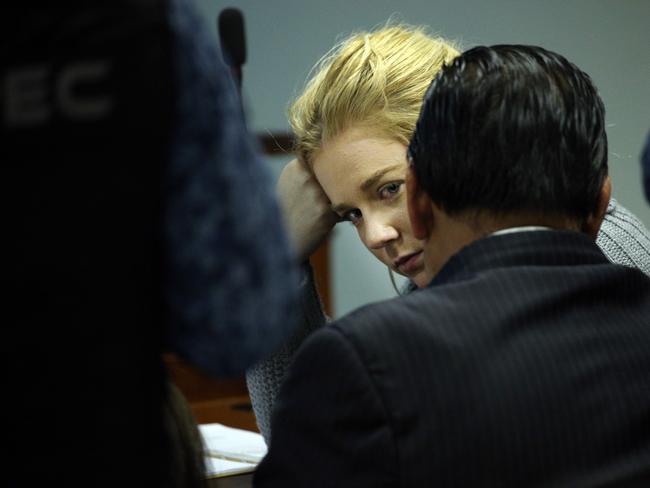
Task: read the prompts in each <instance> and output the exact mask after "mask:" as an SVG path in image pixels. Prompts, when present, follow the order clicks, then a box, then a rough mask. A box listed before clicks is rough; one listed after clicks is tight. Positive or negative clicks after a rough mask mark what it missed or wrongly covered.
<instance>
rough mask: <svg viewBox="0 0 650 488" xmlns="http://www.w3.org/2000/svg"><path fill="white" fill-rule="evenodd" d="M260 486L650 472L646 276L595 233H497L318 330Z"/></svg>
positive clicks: (634, 479)
mask: <svg viewBox="0 0 650 488" xmlns="http://www.w3.org/2000/svg"><path fill="white" fill-rule="evenodd" d="M272 427H273V438H272V441H271V445H270V450H269V454H268V456H267V457H266V458H265V459H264V461H263V462H262V463H261V464H260V466H259V468H258V471H257V473H256V477H255V484H256V486H258V487H287V486H292V487H310V488H316V487H323V486H328V487H338V488H342V487H354V488H360V487H386V486H391V487H392V486H395V487H397V486H400V487H423V486H437V487H451V486H454V487H469V486H472V487H474V486H490V487H491V486H500V487H503V486H517V487H523V486H553V487H556V486H566V487H586V486H589V487H592V486H593V487H595V486H598V487H601V486H650V484H646V483H648V479H649V477H650V279H649V278H648V277H647V276H645V275H644V274H643V273H641V272H640V271H638V270H636V269H631V268H627V267H623V266H618V265H614V264H611V263H610V262H609V261H608V260H607V259H606V258H605V256H604V255H603V254H602V252H601V251H600V250H599V249H598V247H597V246H596V245H595V244H594V243H593V242H592V241H590V240H589V239H588V238H587V237H586V236H583V235H581V234H577V233H572V232H557V231H538V232H526V233H516V234H508V235H500V236H493V237H489V238H486V239H482V240H480V241H477V242H474V243H473V244H471V245H470V246H468V247H466V248H465V249H463V250H462V251H461V252H460V253H458V254H457V255H456V256H454V257H453V258H452V259H451V260H450V261H449V262H448V263H447V265H446V266H445V267H444V268H443V270H442V271H441V272H440V273H439V275H438V276H437V277H436V279H435V280H434V281H433V282H432V283H431V285H430V286H429V287H428V288H426V289H423V290H420V291H417V292H415V293H412V294H411V295H409V296H406V297H403V298H398V299H395V300H390V301H387V302H383V303H381V304H376V305H370V306H367V307H364V308H362V309H360V310H358V311H356V312H354V313H352V314H350V315H348V316H347V317H345V318H343V319H341V320H340V321H338V322H336V323H335V324H334V325H332V326H330V327H325V328H324V329H322V330H320V331H318V332H316V333H314V334H313V336H312V337H310V338H309V339H308V340H307V341H306V343H305V345H304V346H303V348H302V349H301V350H300V351H299V353H298V355H297V357H296V359H295V362H294V364H293V366H292V368H291V370H290V373H289V376H288V379H287V381H286V382H285V384H284V385H283V388H282V390H281V393H280V397H279V398H278V403H277V407H276V410H275V413H274V417H273V424H272Z"/></svg>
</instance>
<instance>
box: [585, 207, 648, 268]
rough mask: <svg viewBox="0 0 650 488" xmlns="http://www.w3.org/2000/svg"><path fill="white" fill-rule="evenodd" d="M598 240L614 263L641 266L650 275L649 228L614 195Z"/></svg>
mask: <svg viewBox="0 0 650 488" xmlns="http://www.w3.org/2000/svg"><path fill="white" fill-rule="evenodd" d="M596 242H597V244H598V246H599V247H600V248H601V250H602V251H603V253H604V254H605V255H606V256H607V258H608V259H609V260H610V261H612V262H613V263H615V264H622V265H625V266H630V267H634V268H638V269H640V270H641V271H643V272H644V273H645V274H646V275H648V276H650V231H648V229H647V228H646V227H645V226H644V225H643V223H642V222H641V220H639V218H638V217H637V216H636V215H634V214H633V213H632V212H630V211H629V210H628V209H627V208H625V207H624V206H623V205H621V204H620V203H619V202H617V201H616V200H615V199H613V198H612V199H611V200H610V202H609V206H608V207H607V213H606V214H605V219H604V220H603V223H602V225H601V227H600V232H599V233H598V238H597V241H596Z"/></svg>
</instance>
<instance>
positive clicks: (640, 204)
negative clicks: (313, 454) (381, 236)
mask: <svg viewBox="0 0 650 488" xmlns="http://www.w3.org/2000/svg"><path fill="white" fill-rule="evenodd" d="M195 1H196V4H197V6H198V8H199V9H200V11H201V13H202V15H203V16H204V18H205V21H206V22H207V23H209V24H210V25H211V26H212V28H211V29H210V31H211V32H213V34H214V36H215V39H217V37H218V36H217V30H216V19H217V16H218V15H219V12H220V11H221V10H223V9H224V8H226V7H236V8H238V9H240V10H241V11H242V13H243V15H244V22H245V30H246V41H247V51H248V57H247V61H246V64H245V65H244V67H243V88H242V90H243V98H244V107H245V111H246V114H247V118H248V124H249V127H250V129H251V131H252V132H254V133H256V134H260V135H264V134H266V135H269V134H277V135H281V134H286V133H288V132H289V125H288V122H287V118H286V110H287V107H288V104H289V102H290V100H291V99H292V98H293V97H294V96H295V95H296V94H298V93H299V92H300V90H301V89H302V87H303V85H304V82H305V80H306V78H307V76H308V74H309V71H310V69H311V67H312V66H313V65H314V64H315V62H316V61H317V60H318V59H319V58H320V57H321V56H322V55H323V54H325V53H326V52H327V51H328V50H329V49H330V48H331V47H332V46H333V45H334V44H335V42H336V41H338V40H340V39H342V38H344V37H346V36H347V35H348V34H350V33H351V32H353V31H355V30H360V29H371V28H373V27H376V26H379V25H382V24H384V23H385V22H386V21H387V20H388V19H389V18H391V17H392V18H394V19H396V20H400V21H404V22H407V23H410V24H417V25H427V26H429V28H430V30H431V31H432V32H434V33H437V34H440V35H442V36H444V37H446V38H448V39H452V40H455V41H457V42H458V43H459V44H460V46H461V48H462V49H468V48H470V47H473V46H475V45H478V44H487V45H490V44H499V43H508V44H513V43H519V44H535V45H540V46H543V47H545V48H547V49H550V50H553V51H557V52H559V53H560V54H562V55H564V56H566V57H567V58H568V59H569V60H570V61H572V62H574V63H575V64H577V65H578V66H579V67H580V68H582V69H583V70H584V71H586V72H587V73H589V74H590V75H591V77H592V78H593V80H594V82H595V84H596V86H597V87H598V88H599V90H600V93H601V96H602V98H603V100H604V102H605V107H606V110H607V124H608V129H607V132H608V136H609V165H610V174H611V176H612V180H613V189H614V190H613V194H614V197H615V198H617V199H618V200H619V201H620V202H621V203H622V204H623V205H625V206H626V207H627V208H628V209H629V210H631V211H632V212H633V213H635V214H636V215H637V216H638V217H639V218H640V219H641V220H642V221H643V223H644V224H645V225H646V227H650V208H649V207H648V204H647V203H646V202H645V200H644V197H643V190H642V183H641V178H640V175H641V170H640V166H639V154H640V152H641V148H642V145H643V143H644V141H645V136H646V134H647V132H648V130H649V129H650V29H649V28H648V19H650V0H616V1H614V0H489V1H486V0H400V1H399V2H398V1H390V0H373V1H370V0H364V1H354V0H327V1H315V0H269V1H261V0H234V1H230V2H227V1H222V0H195ZM217 42H218V40H217ZM290 159H291V156H290V155H288V154H282V153H281V152H280V153H279V155H278V156H273V157H268V162H269V166H270V167H271V169H272V171H273V173H274V174H275V175H277V174H279V172H280V170H281V169H282V167H283V166H284V164H286V163H287V162H288V161H289V160H290ZM328 253H329V259H328V263H329V282H330V300H331V305H330V309H331V313H332V315H333V316H334V317H338V316H341V315H342V314H345V313H346V312H348V311H350V310H353V309H354V308H356V307H358V306H360V305H362V304H365V303H369V302H373V301H377V300H381V299H384V298H388V297H392V296H395V291H394V290H393V287H392V285H391V283H390V280H389V276H388V272H387V270H386V268H385V267H384V266H383V265H381V264H380V263H379V262H378V261H376V260H375V258H373V257H372V256H371V255H370V253H368V252H367V251H366V250H365V248H364V247H363V245H362V244H361V243H360V241H359V240H358V238H357V236H356V231H355V230H354V228H353V227H352V226H351V225H349V224H340V225H338V226H337V227H336V229H335V232H334V234H333V236H332V238H331V241H330V245H329V249H328Z"/></svg>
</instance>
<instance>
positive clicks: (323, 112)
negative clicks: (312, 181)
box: [289, 25, 459, 164]
mask: <svg viewBox="0 0 650 488" xmlns="http://www.w3.org/2000/svg"><path fill="white" fill-rule="evenodd" d="M458 54H459V52H458V50H457V49H456V47H455V46H454V45H453V44H452V43H451V42H449V41H446V40H444V39H442V38H438V37H433V36H430V35H428V34H427V33H426V31H425V29H424V28H422V27H413V26H407V25H394V26H386V27H383V28H381V29H378V30H375V31H372V32H361V33H356V34H353V35H351V36H350V37H348V38H347V39H345V40H344V41H342V42H341V43H339V44H337V45H336V46H334V48H332V50H331V51H330V52H329V53H327V54H326V55H325V56H324V57H323V58H322V59H321V60H320V61H319V62H318V63H317V64H316V66H315V67H314V69H313V70H312V73H313V75H312V76H311V79H310V80H309V81H308V83H307V86H306V88H305V90H304V92H303V93H302V94H301V95H300V96H299V97H298V98H297V99H296V100H295V101H294V102H293V103H292V104H291V106H290V108H289V121H290V123H291V126H292V128H293V132H294V134H295V144H294V151H295V153H296V155H297V157H298V158H299V159H301V160H302V161H304V162H306V163H308V164H311V162H312V160H313V157H314V154H315V153H316V152H317V151H318V150H319V149H320V147H321V146H322V144H323V142H324V141H325V140H326V139H327V138H331V137H334V136H336V135H337V134H339V133H341V132H343V131H344V130H345V129H346V128H348V127H350V126H353V125H360V126H363V127H367V128H369V129H370V130H371V131H373V132H375V133H376V134H378V135H382V136H385V137H388V138H391V139H394V140H397V141H399V142H401V143H403V144H404V145H407V144H408V142H409V140H410V138H411V135H412V134H413V131H414V130H415V123H416V121H417V118H418V115H419V113H420V106H421V104H422V99H423V97H424V93H425V91H426V89H427V88H428V86H429V84H430V83H431V80H433V78H434V77H435V75H436V74H437V73H438V71H439V70H440V69H441V67H442V66H443V64H445V63H449V62H450V61H451V60H453V59H454V58H455V57H456V56H458Z"/></svg>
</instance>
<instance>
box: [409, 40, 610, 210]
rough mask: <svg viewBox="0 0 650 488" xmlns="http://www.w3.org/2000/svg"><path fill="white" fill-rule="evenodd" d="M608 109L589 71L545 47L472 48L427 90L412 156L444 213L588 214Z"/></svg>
mask: <svg viewBox="0 0 650 488" xmlns="http://www.w3.org/2000/svg"><path fill="white" fill-rule="evenodd" d="M604 118H605V108H604V106H603V102H602V100H601V99H600V97H599V95H598V93H597V90H596V88H595V87H594V85H593V83H592V81H591V79H590V78H589V76H588V75H587V74H586V73H584V72H583V71H581V70H580V69H578V68H577V67H576V66H575V65H574V64H572V63H570V62H569V61H567V60H566V59H565V58H564V57H562V56H560V55H559V54H556V53H553V52H550V51H547V50H546V49H543V48H541V47H535V46H519V45H498V46H492V47H484V46H481V47H476V48H473V49H470V50H469V51H466V52H465V53H463V54H462V55H461V56H459V57H458V58H456V59H455V60H454V61H453V62H452V63H451V64H450V65H447V66H445V67H444V68H443V69H442V71H441V72H440V73H439V74H438V76H436V78H435V79H434V80H433V82H432V83H431V85H430V86H429V89H428V90H427V93H426V95H425V98H424V103H423V105H422V110H421V112H420V117H419V119H418V123H417V126H416V130H415V132H414V134H413V138H412V139H411V143H410V146H409V158H410V160H411V164H412V165H413V166H414V168H415V174H416V176H417V179H418V182H419V184H420V186H421V187H422V188H423V189H424V190H425V191H426V192H427V193H428V194H429V196H430V197H431V199H432V201H433V202H434V203H436V204H437V205H438V206H439V207H440V208H442V209H443V210H444V211H445V212H446V213H448V214H449V215H460V214H462V213H464V212H467V211H481V210H486V211H489V212H493V213H495V214H504V213H508V212H517V211H532V212H535V213H542V214H544V215H558V216H569V217H572V218H575V219H577V220H578V221H579V222H584V221H585V219H586V218H587V217H588V216H589V215H590V214H592V213H593V212H594V211H595V210H596V208H597V203H598V196H599V193H600V189H601V186H602V184H603V181H604V178H605V177H606V176H607V135H606V133H605V121H604Z"/></svg>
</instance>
